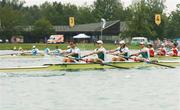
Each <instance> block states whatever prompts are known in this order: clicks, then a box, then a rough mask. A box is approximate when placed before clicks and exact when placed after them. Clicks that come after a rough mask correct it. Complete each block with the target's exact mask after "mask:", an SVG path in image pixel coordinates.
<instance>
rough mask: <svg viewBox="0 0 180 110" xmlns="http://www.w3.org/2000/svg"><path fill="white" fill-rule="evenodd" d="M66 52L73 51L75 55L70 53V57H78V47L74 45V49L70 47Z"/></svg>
mask: <svg viewBox="0 0 180 110" xmlns="http://www.w3.org/2000/svg"><path fill="white" fill-rule="evenodd" d="M68 52H69V53H75V55H72V57H74V58H77V59H78V58H80V52H81V51H80V49H79V48H77V47H75V48H74V49H73V48H70V49H68Z"/></svg>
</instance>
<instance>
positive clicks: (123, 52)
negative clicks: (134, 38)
mask: <svg viewBox="0 0 180 110" xmlns="http://www.w3.org/2000/svg"><path fill="white" fill-rule="evenodd" d="M108 53H111V54H112V55H116V57H113V58H112V61H126V60H128V58H129V49H128V47H127V46H126V43H125V41H124V40H122V41H120V42H119V46H118V48H116V49H115V50H110V51H109V52H108Z"/></svg>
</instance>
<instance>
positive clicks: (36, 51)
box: [31, 48, 39, 55]
mask: <svg viewBox="0 0 180 110" xmlns="http://www.w3.org/2000/svg"><path fill="white" fill-rule="evenodd" d="M38 51H39V50H38V49H37V48H34V49H32V51H31V53H32V55H37V54H38Z"/></svg>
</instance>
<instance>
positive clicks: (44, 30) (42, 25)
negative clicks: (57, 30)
mask: <svg viewBox="0 0 180 110" xmlns="http://www.w3.org/2000/svg"><path fill="white" fill-rule="evenodd" d="M33 33H34V35H35V37H36V38H35V40H36V42H40V41H38V40H39V39H41V40H42V41H43V40H44V38H45V37H48V36H49V35H51V34H53V33H54V29H53V26H52V24H51V23H50V22H49V21H48V20H46V19H39V20H37V21H36V22H35V23H34V25H33Z"/></svg>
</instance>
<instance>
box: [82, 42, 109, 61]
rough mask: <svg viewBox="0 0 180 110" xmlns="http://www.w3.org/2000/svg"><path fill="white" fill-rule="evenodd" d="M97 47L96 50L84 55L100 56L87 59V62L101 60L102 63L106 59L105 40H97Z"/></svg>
mask: <svg viewBox="0 0 180 110" xmlns="http://www.w3.org/2000/svg"><path fill="white" fill-rule="evenodd" d="M96 47H97V48H96V49H95V50H94V52H92V53H90V54H87V55H85V56H83V57H87V56H90V55H94V54H96V55H97V56H98V58H95V59H87V61H86V62H100V63H102V62H104V61H106V49H105V48H104V47H103V41H102V40H98V41H96Z"/></svg>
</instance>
